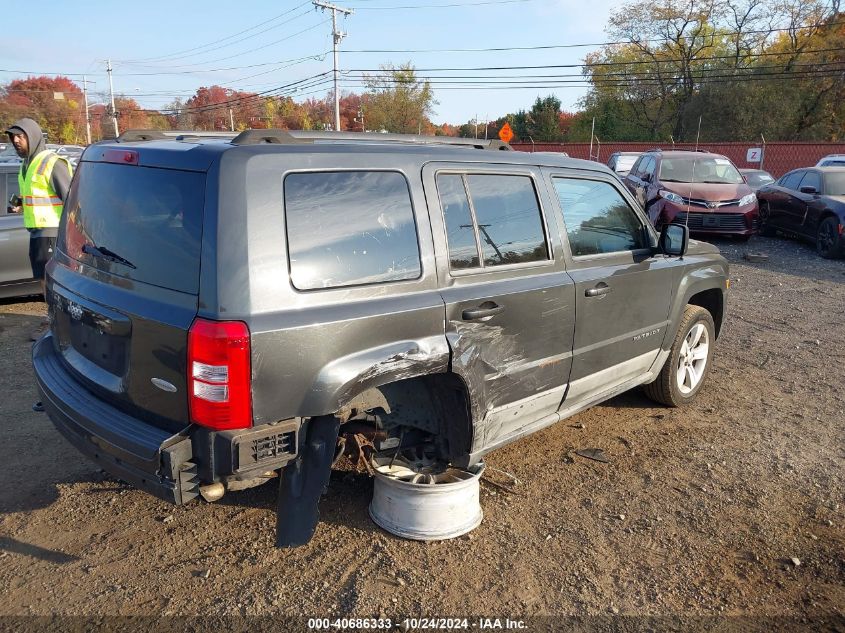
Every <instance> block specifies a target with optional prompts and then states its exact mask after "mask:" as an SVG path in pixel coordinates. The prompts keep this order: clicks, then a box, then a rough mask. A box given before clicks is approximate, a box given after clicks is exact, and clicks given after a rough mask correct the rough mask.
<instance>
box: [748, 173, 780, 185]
mask: <svg viewBox="0 0 845 633" xmlns="http://www.w3.org/2000/svg"><path fill="white" fill-rule="evenodd" d="M745 177H746V178H748V184H749V185H751V186H752V187H762V186H763V185H768V184H769V183H770V182H774V181H775V179H774V178H772V177H771V176H770V175H769V174H760V173H756V172H752V173H750V174H746V175H745Z"/></svg>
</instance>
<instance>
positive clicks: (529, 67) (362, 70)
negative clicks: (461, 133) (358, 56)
mask: <svg viewBox="0 0 845 633" xmlns="http://www.w3.org/2000/svg"><path fill="white" fill-rule="evenodd" d="M831 51H835V52H842V51H845V47H836V48H820V49H815V50H804V51H794V52H792V53H755V54H753V55H748V56H746V57H743V58H742V60H743V61H745V60H748V59H753V58H757V57H773V56H779V57H788V56H790V55H809V54H812V53H826V52H831ZM735 58H736V56H735V55H715V56H712V57H697V58H694V59H692V60H690V61H691V62H701V61H714V60H720V59H735ZM684 61H687V60H683V59H665V60H652V59H649V60H636V61H630V62H585V63H582V64H536V65H523V66H463V67H454V68H414V72H415V73H417V72H458V71H464V70H477V71H493V70H538V69H544V68H591V67H593V66H629V65H638V64H655V63H656V64H669V63H681V62H684ZM346 72H360V73H370V72H372V73H384V69H383V68H352V69H349V70H348V71H346Z"/></svg>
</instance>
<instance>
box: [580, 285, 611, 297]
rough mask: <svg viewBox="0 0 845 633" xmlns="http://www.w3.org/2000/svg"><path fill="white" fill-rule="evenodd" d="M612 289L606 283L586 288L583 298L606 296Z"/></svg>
mask: <svg viewBox="0 0 845 633" xmlns="http://www.w3.org/2000/svg"><path fill="white" fill-rule="evenodd" d="M612 290H613V288H611V287H610V286H608V285H607V284H606V283H604V282H601V283H600V284H598V285H597V286H596V287H595V288H587V289H586V290H585V291H584V296H585V297H600V296H602V295H606V294H607V293H609V292H611V291H612Z"/></svg>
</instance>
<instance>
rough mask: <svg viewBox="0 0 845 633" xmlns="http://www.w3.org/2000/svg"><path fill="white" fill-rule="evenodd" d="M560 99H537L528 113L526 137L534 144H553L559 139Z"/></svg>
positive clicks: (550, 96)
mask: <svg viewBox="0 0 845 633" xmlns="http://www.w3.org/2000/svg"><path fill="white" fill-rule="evenodd" d="M560 115H561V111H560V99H558V98H557V97H555V96H554V95H549V96H548V97H545V98H543V99H541V98H540V97H537V100H536V101H535V102H534V105H533V106H531V110H530V112H529V113H528V116H527V117H526V118H527V121H526V128H527V132H528V136H530V137H531V138H532V139H534V141H535V142H539V141H545V142H555V141H559V140H560V139H561V136H562V134H561V130H560Z"/></svg>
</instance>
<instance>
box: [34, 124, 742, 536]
mask: <svg viewBox="0 0 845 633" xmlns="http://www.w3.org/2000/svg"><path fill="white" fill-rule="evenodd" d="M509 149H510V148H509V146H507V145H504V144H502V143H500V142H497V141H478V140H473V139H448V138H442V137H439V138H428V137H413V136H408V137H405V136H391V135H381V134H373V135H369V134H333V133H314V132H289V131H282V130H251V131H247V132H243V133H242V134H240V135H238V136H234V135H229V136H213V135H203V133H187V132H186V133H161V132H140V131H135V132H128V133H125V134H124V135H122V136H121V137H119V138H118V139H117V140H115V141H110V142H104V143H100V144H96V145H92V146H91V147H89V148H88V149H87V150H86V151H85V154H84V155H83V157H82V160H81V162H80V163H79V167H78V170H77V173H76V175H75V179H74V182H73V185H72V187H71V191H70V195H69V199H68V200H67V202H66V204H65V214H64V217H63V220H62V224H61V227H60V235H59V238H58V245H57V252H56V255H55V257H54V259H53V261H52V262H51V263H50V264H49V266H48V306H49V316H50V320H51V327H50V330H49V332H48V333H46V334H45V335H44V336H43V337H42V338H41V339H40V340H39V341H38V342H37V343H36V344H35V346H34V347H33V365H34V369H35V375H36V377H37V381H38V386H39V390H40V392H41V395H42V400H43V403H44V406H45V408H46V410H47V412H48V414H49V416H50V418H51V419H52V421H53V423H54V424H55V426H56V427H57V429H58V430H59V431H60V432H61V433H62V435H64V437H66V438H67V439H68V440H69V441H70V442H71V443H72V444H73V445H75V446H76V447H77V448H78V449H79V450H80V451H82V452H83V453H84V454H86V455H87V456H89V457H90V458H91V459H92V460H94V461H95V462H97V463H98V464H99V465H100V466H101V467H102V468H103V469H105V470H106V471H107V472H109V473H111V474H113V475H114V476H115V477H118V478H120V479H122V480H124V481H126V482H129V483H131V484H132V485H134V486H137V487H138V488H141V489H143V490H145V491H147V492H149V493H152V494H154V495H156V496H158V497H160V498H162V499H166V500H169V501H171V502H173V503H176V504H183V503H186V502H188V501H190V500H192V499H194V498H195V497H197V496H198V495H200V494H202V495H203V496H204V497H206V498H207V499H214V498H218V497H219V496H220V495H221V494H223V493H224V492H226V491H229V490H238V489H243V488H247V487H250V486H254V485H258V484H260V483H262V482H265V481H267V480H268V479H270V478H274V479H275V478H278V480H279V482H280V483H279V500H278V521H277V543H278V544H279V545H284V546H292V545H299V544H303V543H306V542H308V540H309V539H310V538H311V535H312V534H313V532H314V529H315V526H316V524H317V520H318V512H317V504H318V500H319V497H320V495H321V494H322V493H323V492H324V490H325V487H326V485H327V482H328V478H329V474H330V470H331V466H332V463H333V462H334V460H335V459H336V458H337V457H338V455H339V454H340V453H341V452H342V450H343V448H344V446H345V447H346V448H347V449H348V448H349V446H350V445H351V444H353V443H354V444H356V445H358V446H359V447H360V446H361V445H362V444H370V446H372V447H374V449H375V450H379V451H384V450H387V451H395V452H396V453H399V452H401V451H405V450H412V449H413V450H416V451H422V452H423V453H424V454H426V455H427V456H430V458H431V459H433V460H438V461H439V462H442V463H448V464H452V465H455V466H458V467H468V466H470V465H472V464H475V463H477V462H479V461H480V460H481V459H482V456H483V455H485V454H486V453H488V452H489V451H492V450H494V449H496V448H499V447H501V446H503V445H505V444H508V443H509V442H513V441H515V440H518V439H519V438H521V437H523V436H525V435H527V434H529V433H533V432H535V431H538V430H540V429H542V428H545V427H547V426H549V425H551V424H554V423H556V422H558V421H560V420H562V419H564V418H566V417H568V416H571V415H573V414H575V413H577V412H578V411H581V410H583V409H585V408H587V407H589V406H591V405H594V404H597V403H599V402H602V401H604V400H607V399H608V398H611V397H613V396H615V395H617V394H619V393H622V392H624V391H626V390H629V389H632V388H634V387H636V386H639V385H644V389H645V392H646V394H648V395H649V396H650V397H651V398H653V399H654V400H656V401H658V402H660V403H663V404H665V405H668V406H680V405H684V404H686V403H688V402H690V401H691V400H692V399H693V398H694V397H695V395H696V393H697V392H698V391H699V390H700V389H701V387H702V384H703V382H704V380H705V377H706V375H707V373H708V370H709V367H710V365H711V360H712V356H713V351H714V344H715V340H716V337H717V336H718V335H719V330H720V329H721V326H722V321H723V317H724V313H725V303H726V291H727V272H728V267H727V263H726V262H725V260H724V259H723V258H722V257H721V256H720V255H719V253H718V250H717V249H716V248H715V247H713V246H710V245H708V244H704V243H700V242H695V241H691V240H689V237H688V232H687V230H686V228H685V227H683V226H680V225H667V226H665V227H664V228H663V230H662V232H661V233H660V234H658V233H656V232H655V231H654V229H653V228H652V226H651V224H650V223H649V221H648V218H647V217H645V215H643V213H642V211H641V209H640V207H639V205H637V203H636V201H635V200H634V199H633V198H632V197H631V196H630V194H629V193H628V192H627V191H626V189H625V188H624V187H623V186H622V184H621V183H620V182H619V180H618V178H616V177H615V176H614V175H613V173H612V172H611V171H610V170H609V169H607V168H606V167H604V166H602V165H599V164H597V163H594V162H587V161H580V160H573V159H569V158H563V157H557V156H554V155H551V154H542V155H533V154H530V153H520V152H513V151H508V150H509Z"/></svg>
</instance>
